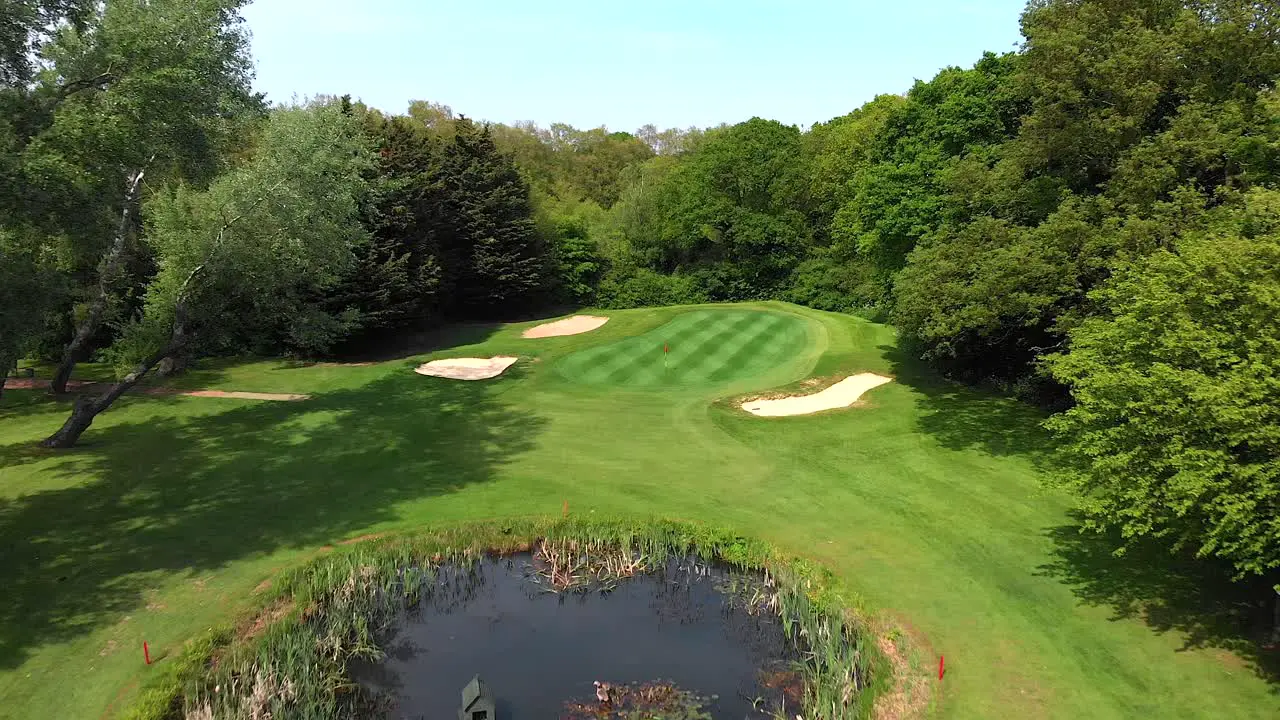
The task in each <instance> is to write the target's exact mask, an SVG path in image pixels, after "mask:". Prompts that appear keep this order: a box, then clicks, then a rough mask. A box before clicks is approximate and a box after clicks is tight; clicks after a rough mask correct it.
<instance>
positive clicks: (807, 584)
mask: <svg viewBox="0 0 1280 720" xmlns="http://www.w3.org/2000/svg"><path fill="white" fill-rule="evenodd" d="M522 551H533V552H534V564H533V573H532V575H531V579H533V580H535V581H538V582H540V583H542V584H543V585H544V586H545V587H547V589H549V590H552V591H556V592H565V591H574V590H581V589H583V588H587V587H599V588H604V589H608V588H609V587H611V586H612V585H614V584H616V583H617V582H619V581H620V580H622V579H623V578H626V577H629V576H631V575H632V574H634V573H637V572H647V571H649V570H652V569H654V568H657V567H659V566H660V565H662V564H664V563H666V562H667V561H668V560H669V559H672V558H683V557H695V558H698V559H699V560H701V561H705V562H708V563H711V562H720V563H725V564H728V565H730V566H732V567H734V568H736V569H740V570H759V571H763V572H762V573H761V574H759V575H749V574H748V575H741V576H736V577H737V578H739V579H737V580H735V581H733V584H734V587H730V588H726V589H727V590H729V591H730V592H729V593H728V594H729V595H730V596H732V597H734V598H736V601H737V602H740V603H743V604H744V606H746V608H747V609H748V610H749V611H752V612H770V613H775V614H777V615H778V616H779V618H780V619H781V622H782V625H783V628H784V632H785V633H786V635H787V637H788V639H789V640H791V641H792V642H793V643H794V644H795V646H796V648H797V650H798V651H799V653H800V656H801V658H802V662H801V666H802V667H801V671H802V676H803V678H804V700H803V707H804V710H803V717H804V718H805V719H806V720H822V719H827V720H843V719H845V718H859V717H868V716H869V715H870V713H871V709H872V706H873V703H874V700H875V697H876V696H877V694H878V693H879V692H880V691H881V690H883V689H884V688H886V687H888V684H889V682H890V681H891V678H890V677H889V675H890V674H891V671H890V668H889V664H888V663H887V662H886V661H885V659H884V657H883V656H882V655H881V653H880V652H879V650H878V649H877V647H876V643H875V642H874V640H873V639H872V638H871V637H870V636H869V631H868V629H867V628H868V624H867V622H865V620H866V618H865V617H864V615H863V614H862V613H861V611H860V610H859V608H858V606H857V603H856V601H853V600H852V599H851V598H847V597H844V596H842V595H841V594H840V593H839V592H838V590H837V588H836V583H835V581H834V579H833V577H832V576H831V575H830V573H829V572H827V571H825V570H824V569H821V568H818V567H816V566H814V565H812V564H810V563H808V562H806V561H804V560H800V559H796V558H788V557H783V556H781V555H780V554H779V553H778V552H777V551H775V550H774V549H773V548H772V547H771V546H769V545H767V544H765V543H762V542H759V541H754V540H749V539H746V538H743V537H741V536H738V535H736V534H733V533H731V532H728V531H725V530H722V529H717V528H711V527H705V526H701V525H692V524H685V523H676V522H671V521H656V522H619V521H583V520H576V519H565V520H556V521H546V520H519V521H508V522H500V523H488V524H478V525H465V526H456V527H452V528H446V529H441V530H437V531H432V532H425V533H419V534H403V535H395V536H388V537H382V538H378V539H376V540H371V541H367V542H363V543H358V544H354V545H351V546H349V547H343V548H340V549H336V550H330V551H328V552H326V553H324V554H322V555H321V556H319V557H317V558H315V559H313V560H312V561H310V562H308V563H306V564H304V565H302V566H300V567H297V568H294V569H292V570H289V571H286V572H284V573H282V574H281V575H280V576H279V577H278V578H276V579H275V580H274V582H273V584H272V586H271V587H270V588H269V589H268V590H267V591H265V592H264V593H262V594H261V596H260V600H259V602H258V603H257V605H256V607H255V608H254V612H253V613H252V614H249V615H246V616H245V617H244V618H242V620H241V621H240V622H239V623H237V624H236V625H234V626H232V627H226V628H220V629H215V630H213V631H210V632H209V633H207V634H206V635H204V636H202V637H200V638H196V639H195V640H193V641H191V642H189V643H188V645H187V648H186V649H185V651H184V652H183V653H182V654H181V656H179V657H178V658H177V659H176V660H172V661H166V662H165V664H164V666H162V667H160V668H158V670H159V673H158V674H157V675H156V676H154V677H153V680H152V681H151V683H150V684H149V686H148V687H147V688H145V689H144V691H143V692H142V694H141V696H140V698H139V700H138V702H137V703H136V704H135V705H134V706H133V708H132V709H131V713H130V714H128V715H127V716H126V717H128V718H129V719H130V720H223V719H235V720H240V719H246V720H267V719H268V718H269V719H271V720H285V719H286V718H290V719H297V720H331V719H333V718H348V717H369V716H375V717H376V716H377V715H378V714H379V712H380V711H381V710H382V709H384V707H385V706H384V703H385V699H384V698H379V697H377V696H375V695H373V694H371V693H369V692H368V691H366V690H365V689H363V688H362V687H361V686H359V685H357V684H355V683H354V682H353V681H351V679H350V678H349V677H348V675H347V663H348V662H349V661H351V660H353V659H363V660H369V661H378V660H380V659H382V657H383V654H382V650H381V649H380V648H379V646H378V638H380V637H384V636H385V633H386V632H387V631H388V630H389V629H390V626H391V624H392V623H393V622H394V620H395V618H396V617H397V616H398V615H399V614H400V613H401V612H402V611H403V610H404V609H405V608H406V607H409V606H411V605H413V604H414V603H416V602H417V601H418V600H419V599H420V598H421V597H422V594H423V593H424V592H434V593H438V592H449V591H450V589H451V587H452V586H453V585H457V584H465V583H466V582H467V576H468V575H467V573H466V572H454V571H453V570H456V569H460V568H465V567H467V566H468V565H470V564H471V563H472V562H473V561H475V560H477V559H479V558H480V557H482V556H484V555H486V554H510V553H515V552H522ZM442 569H443V570H449V572H441V570H442ZM738 583H740V584H738ZM452 589H453V590H455V591H458V592H459V593H462V592H465V588H464V587H453V588H452Z"/></svg>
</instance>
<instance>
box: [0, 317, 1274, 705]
mask: <svg viewBox="0 0 1280 720" xmlns="http://www.w3.org/2000/svg"><path fill="white" fill-rule="evenodd" d="M693 309H694V310H698V311H718V310H721V308H716V307H707V306H702V307H697V308H693ZM689 310H690V308H661V309H651V310H636V311H625V312H608V313H606V314H608V315H610V316H611V318H612V319H611V320H610V321H609V323H608V324H606V325H605V326H604V327H602V328H600V329H599V330H597V331H595V332H592V333H586V334H583V335H577V336H567V337H560V338H546V339H540V340H526V339H522V338H520V332H521V330H523V329H524V328H526V327H531V326H532V325H534V324H536V323H534V322H530V323H522V324H516V325H508V326H479V325H478V326H467V327H464V328H459V329H457V331H456V332H452V333H449V334H445V335H443V336H437V337H433V338H427V340H428V341H437V342H438V341H439V340H440V337H445V339H447V340H449V341H451V343H452V344H451V345H450V346H449V347H448V349H447V350H444V349H441V350H440V351H438V352H427V351H426V350H424V349H421V348H418V349H415V348H407V350H408V353H407V354H406V356H405V357H404V358H402V359H396V360H391V361H388V362H383V363H380V364H376V365H372V366H364V367H342V366H333V365H306V364H300V363H290V362H282V361H255V362H238V363H237V362H220V363H215V364H209V365H207V366H202V367H200V368H198V369H197V370H195V371H193V372H192V373H191V374H190V375H188V376H186V377H184V378H182V379H181V381H180V382H181V383H182V385H183V386H184V387H201V386H203V387H212V388H217V389H224V390H249V391H262V392H298V393H309V394H311V395H312V399H310V400H307V401H303V402H299V403H261V402H252V401H241V400H221V399H206V398H187V397H139V398H134V399H127V400H125V401H123V402H122V403H121V404H120V406H119V407H117V408H113V409H112V410H111V411H109V412H107V413H105V414H103V415H102V416H101V417H100V418H99V419H98V421H97V422H96V423H95V424H94V426H93V428H91V429H90V431H89V432H88V433H86V435H85V437H84V445H83V446H82V447H80V448H79V449H76V450H73V451H70V452H64V453H54V452H51V451H45V450H39V449H37V448H35V447H34V443H35V442H36V441H38V440H39V439H40V438H42V437H44V436H45V435H48V434H49V433H50V432H52V431H53V430H54V429H56V428H57V427H58V425H59V424H60V423H61V422H62V420H63V419H64V418H65V415H66V412H67V410H68V406H67V403H65V402H54V401H50V400H48V399H47V398H46V397H45V396H44V395H43V394H42V393H38V392H22V391H9V392H6V393H5V395H4V398H3V400H2V401H0V578H2V579H3V584H0V588H2V590H0V599H3V602H0V698H3V702H0V717H4V718H15V719H19V718H20V719H21V720H29V719H31V718H89V719H90V720H93V719H94V718H100V717H112V716H115V715H118V714H119V713H120V712H121V711H122V709H123V708H125V707H128V706H130V704H131V703H133V702H134V701H135V700H137V699H138V698H139V693H140V692H141V690H140V688H142V687H143V686H144V685H146V683H147V681H148V680H149V679H150V678H152V677H153V676H155V675H157V674H162V673H170V672H174V668H176V667H178V665H179V664H178V663H177V662H176V659H177V658H178V656H179V655H180V654H181V653H182V651H183V647H184V643H185V642H186V641H187V640H188V639H190V638H192V637H193V636H199V635H201V634H207V633H209V632H210V630H209V629H210V628H214V630H215V631H216V630H217V629H218V628H221V627H224V626H225V624H226V623H228V622H230V621H231V620H232V619H234V618H235V617H236V616H237V613H239V612H241V611H242V610H243V609H244V608H245V607H246V606H248V605H250V604H253V603H255V602H257V601H258V599H259V597H260V596H259V595H255V594H254V590H255V588H258V587H259V586H260V585H261V584H262V583H263V581H264V580H267V579H269V578H272V577H274V576H275V574H276V573H277V572H278V571H279V570H281V569H283V568H288V567H292V566H294V565H296V564H298V563H299V562H302V561H305V560H307V559H309V558H312V557H314V556H315V554H316V553H318V552H321V548H323V547H324V546H326V545H336V544H337V543H338V542H340V541H342V540H345V539H349V538H354V537H359V536H364V535H369V534H376V533H384V532H392V531H402V530H407V529H421V528H424V527H434V526H439V525H441V524H451V523H457V522H463V521H473V520H484V519H492V518H506V517H514V516H528V515H531V514H532V515H544V516H559V515H560V513H561V510H562V507H563V506H564V504H565V503H566V502H567V503H568V505H569V508H570V514H571V516H572V517H591V518H614V517H622V516H629V517H635V516H652V515H659V516H665V517H670V518H680V519H686V520H694V521H702V522H708V523H714V524H717V525H721V526H725V527H727V528H729V529H731V530H733V531H734V532H737V533H740V534H742V535H745V536H749V537H757V538H760V539H762V540H764V541H766V542H769V543H771V544H773V545H775V546H777V547H779V548H781V549H782V550H783V551H784V552H787V553H791V554H796V555H801V556H805V557H809V558H812V559H814V560H815V561H817V562H820V563H821V564H823V565H825V566H827V567H829V568H831V569H832V570H833V571H834V572H835V574H836V576H837V578H838V579H839V580H840V581H841V582H842V583H843V584H844V586H845V587H847V588H854V589H856V590H857V591H858V593H859V594H860V595H861V596H862V598H863V600H864V601H865V605H866V606H867V607H869V608H874V609H875V611H876V612H877V613H880V614H883V615H885V616H888V617H892V618H896V619H897V620H898V621H899V622H900V624H901V625H903V626H904V627H906V628H908V631H909V634H910V635H911V636H912V637H919V638H920V642H919V643H918V644H919V645H920V646H921V647H923V648H925V650H924V651H922V653H921V654H922V655H923V656H924V657H921V658H919V662H920V663H921V664H923V665H924V666H926V667H928V666H932V667H933V668H934V670H935V672H936V663H937V655H938V654H939V653H942V654H945V655H946V657H947V668H948V672H947V676H946V679H945V680H944V681H943V682H942V683H941V685H935V687H936V688H938V689H940V694H939V695H938V696H937V700H936V706H937V710H938V714H939V716H941V717H947V718H992V717H1017V718H1033V717H1063V718H1080V717H1088V718H1130V717H1144V716H1149V717H1180V718H1221V717H1230V718H1271V717H1275V716H1276V714H1277V709H1278V706H1280V698H1278V696H1277V695H1276V694H1275V688H1276V687H1277V686H1276V683H1275V680H1274V677H1275V676H1274V674H1266V670H1265V666H1261V668H1262V669H1261V670H1260V669H1259V668H1260V666H1259V663H1258V658H1259V656H1256V655H1252V654H1250V650H1249V646H1248V645H1247V644H1245V643H1241V642H1240V639H1241V636H1240V634H1239V633H1238V631H1237V629H1236V626H1235V624H1234V623H1233V622H1230V620H1231V618H1232V617H1233V616H1232V615H1231V613H1233V612H1236V611H1237V610H1238V609H1239V608H1240V607H1242V605H1241V604H1240V603H1239V602H1238V601H1236V600H1234V599H1233V598H1232V597H1231V596H1230V595H1228V594H1224V593H1220V592H1217V590H1216V586H1214V585H1212V584H1206V583H1204V582H1200V581H1198V580H1195V581H1191V578H1193V577H1197V576H1192V575H1189V574H1188V573H1187V572H1185V571H1184V570H1183V569H1182V568H1179V567H1177V566H1176V565H1173V564H1171V563H1169V562H1167V561H1168V558H1167V557H1165V558H1163V559H1162V558H1161V557H1159V556H1156V555H1143V556H1141V557H1129V558H1117V557H1114V556H1112V555H1111V554H1110V551H1109V548H1108V546H1107V545H1106V543H1104V542H1098V541H1096V540H1091V539H1087V538H1082V537H1081V536H1080V535H1079V534H1078V533H1076V532H1075V523H1074V522H1073V521H1072V519H1071V517H1070V516H1069V515H1068V514H1067V512H1066V508H1067V503H1066V501H1065V498H1063V497H1062V496H1060V495H1058V494H1056V493H1053V492H1049V491H1045V490H1042V489H1041V487H1040V485H1039V482H1038V481H1039V476H1040V473H1041V472H1043V471H1044V469H1043V467H1042V465H1043V463H1044V462H1045V460H1044V453H1045V451H1046V450H1047V449H1048V445H1047V441H1046V439H1045V437H1044V435H1043V433H1041V431H1040V430H1039V425H1038V423H1039V421H1040V419H1041V418H1040V416H1039V415H1038V414H1037V413H1036V412H1034V411H1032V410H1029V409H1027V408H1026V407H1024V406H1021V405H1019V404H1017V403H1015V402H1012V401H1008V400H1005V399H1001V398H997V397H993V396H990V395H985V394H982V393H978V392H974V391H970V390H967V389H964V388H962V387H959V386H955V385H952V384H949V383H946V382H943V381H941V380H939V379H937V378H936V377H934V376H932V375H930V374H929V373H927V372H924V371H923V370H921V369H919V368H917V367H916V366H914V365H913V364H911V363H909V362H907V361H906V360H905V359H904V358H903V357H902V355H901V354H900V353H899V352H898V350H897V348H896V344H895V338H894V333H893V330H892V329H891V328H888V327H886V326H883V325H876V324H872V323H869V322H866V321H864V320H861V319H859V318H853V317H849V316H844V315H834V314H828V313H820V312H814V311H808V310H803V309H800V308H796V307H794V306H788V305H781V304H760V305H744V306H731V307H727V308H723V310H726V311H730V312H734V311H740V310H758V311H768V312H782V313H790V314H792V315H793V316H794V317H795V318H798V319H799V320H800V321H801V322H803V324H804V327H805V333H806V336H807V338H808V341H807V343H806V344H804V345H803V346H802V347H801V348H800V349H799V350H798V351H797V352H796V353H794V354H793V355H790V356H788V357H784V358H781V360H780V361H779V362H778V363H777V364H774V365H772V366H770V367H768V368H765V369H762V370H760V371H759V372H758V374H756V375H754V376H750V377H740V378H738V379H735V380H731V381H726V382H724V383H722V384H718V385H705V384H704V385H696V384H695V385H671V386H664V387H662V388H661V392H654V391H653V389H650V388H644V387H637V388H635V389H634V390H627V389H625V388H622V387H619V386H613V385H597V384H591V383H584V382H579V381H577V380H575V379H570V378H566V377H565V376H564V375H562V374H561V373H560V372H559V371H558V369H557V363H559V362H560V361H562V360H563V359H564V358H566V357H568V356H569V355H571V354H572V353H575V352H578V351H581V350H586V349H588V348H592V347H596V346H601V345H607V344H610V343H614V342H618V341H621V340H623V339H625V338H628V337H632V336H635V335H642V334H644V333H647V332H649V331H651V330H655V329H657V328H659V327H661V326H662V325H664V324H665V323H668V322H671V321H673V320H675V319H676V318H677V317H678V316H679V315H681V314H682V313H687V312H689ZM672 350H673V351H674V350H675V347H674V346H673V348H672ZM499 354H515V355H520V356H522V362H520V363H518V364H517V365H516V366H514V367H513V368H512V369H511V370H509V371H508V372H507V374H505V375H503V376H502V377H500V378H497V379H495V380H492V381H485V382H470V383H467V382H451V381H448V380H443V379H437V378H428V377H422V376H419V375H415V374H414V373H413V372H412V367H414V366H415V365H416V364H418V363H421V362H422V361H424V360H427V359H433V358H437V357H445V356H459V355H467V356H481V357H483V356H490V355H499ZM862 370H866V371H871V372H878V373H883V374H887V375H891V376H893V377H894V378H895V379H896V382H894V383H891V384H888V385H885V386H883V387H880V388H876V389H875V390H873V391H871V392H870V393H868V394H867V395H866V396H865V397H864V404H863V406H862V407H858V408H853V409H850V410H848V411H845V412H832V413H824V414H822V415H815V416H810V417H796V418H783V419H776V420H764V419H761V418H754V417H751V416H749V415H746V414H745V413H742V412H740V411H737V410H735V409H733V408H732V407H729V406H727V404H721V403H717V402H716V401H717V400H719V399H721V398H725V397H731V396H735V395H738V394H745V393H751V392H758V391H764V390H768V389H770V388H775V387H784V386H791V385H792V384H796V385H795V386H796V387H800V386H799V385H798V383H799V382H800V381H801V380H803V379H804V378H806V377H810V376H822V377H827V376H834V375H841V374H848V373H850V372H856V371H862ZM1135 563H1138V564H1136V565H1135ZM272 587H274V584H273V585H272ZM259 592H260V593H261V592H265V591H259ZM1144 607H1156V608H1158V609H1159V612H1158V613H1149V612H1144V611H1143V608H1144ZM144 639H145V640H147V641H149V642H150V645H151V648H152V657H153V658H158V662H156V664H154V665H152V666H149V667H148V666H146V665H144V664H143V662H142V651H141V644H142V641H143V640H144ZM1223 648H1232V649H1234V650H1236V651H1237V652H1228V651H1226V650H1224V649H1223ZM1260 672H1261V673H1262V675H1261V676H1260V674H1259V673H1260ZM934 682H935V683H936V680H935V681H934Z"/></svg>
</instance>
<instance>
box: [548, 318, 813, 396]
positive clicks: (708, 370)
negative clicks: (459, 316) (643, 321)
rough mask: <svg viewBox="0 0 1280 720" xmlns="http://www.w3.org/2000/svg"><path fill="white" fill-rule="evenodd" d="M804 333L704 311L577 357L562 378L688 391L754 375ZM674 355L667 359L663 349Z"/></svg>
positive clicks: (787, 323) (564, 365)
mask: <svg viewBox="0 0 1280 720" xmlns="http://www.w3.org/2000/svg"><path fill="white" fill-rule="evenodd" d="M803 335H804V332H803V327H802V326H801V325H800V323H799V321H798V320H796V319H795V318H790V317H788V316H786V315H781V314H778V313H768V312H761V311H757V310H751V311H742V310H729V309H725V310H720V309H699V310H692V311H690V312H687V313H684V314H682V315H678V316H676V317H674V318H672V319H671V321H670V322H668V323H666V324H665V325H662V326H660V327H658V328H655V329H653V330H650V331H649V332H646V333H645V334H643V335H640V336H636V337H631V338H626V339H624V340H620V341H618V342H614V343H612V344H609V345H605V346H603V347H593V348H588V349H584V350H581V351H579V352H577V353H574V354H572V355H570V356H568V357H566V358H564V359H563V360H561V363H560V365H559V367H558V371H559V374H560V375H562V376H563V377H566V378H569V379H572V380H576V381H578V382H582V383H587V384H592V385H613V386H622V387H637V388H639V387H663V386H675V385H681V386H688V385H696V384H702V383H708V382H714V383H719V382H723V381H725V380H729V379H732V378H737V377H743V376H745V375H749V374H753V373H755V372H758V371H759V370H761V369H767V368H769V367H772V366H773V365H775V364H777V362H778V360H779V359H780V358H783V357H784V356H785V355H786V354H787V353H789V352H794V351H795V349H796V343H797V339H798V338H799V339H802V336H803ZM664 345H666V346H668V347H669V348H670V353H669V354H668V355H667V357H666V358H665V362H664V358H663V346H664Z"/></svg>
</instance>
